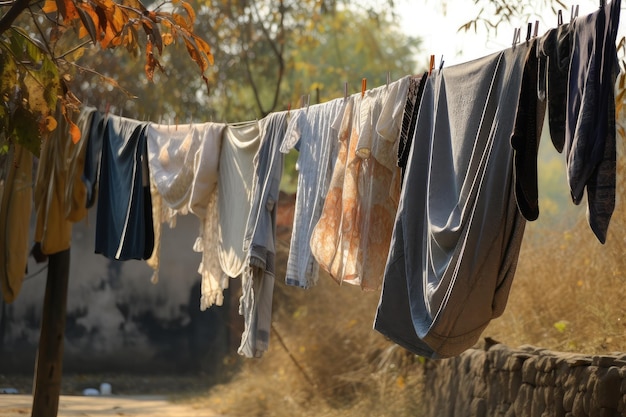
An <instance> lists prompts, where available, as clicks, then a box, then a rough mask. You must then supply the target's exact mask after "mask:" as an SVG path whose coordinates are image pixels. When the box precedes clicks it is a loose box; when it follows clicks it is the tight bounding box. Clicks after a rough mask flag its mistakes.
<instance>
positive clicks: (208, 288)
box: [189, 123, 229, 311]
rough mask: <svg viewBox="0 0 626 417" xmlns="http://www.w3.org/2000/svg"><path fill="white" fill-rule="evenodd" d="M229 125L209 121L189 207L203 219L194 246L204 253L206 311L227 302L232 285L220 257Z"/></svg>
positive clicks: (200, 269)
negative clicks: (222, 168) (222, 161)
mask: <svg viewBox="0 0 626 417" xmlns="http://www.w3.org/2000/svg"><path fill="white" fill-rule="evenodd" d="M225 128H226V125H225V124H223V123H207V124H206V125H205V127H204V134H203V140H202V144H201V145H200V149H199V150H198V152H197V153H196V157H195V159H194V180H193V183H192V186H191V195H190V197H189V211H190V212H191V213H193V214H195V215H196V216H197V217H198V218H199V219H200V232H199V236H198V238H197V239H196V243H195V244H194V246H193V250H194V251H196V252H200V253H202V261H201V262H200V266H199V267H198V273H199V274H200V276H201V277H202V281H201V284H200V310H202V311H204V310H206V309H207V308H209V307H211V306H212V305H213V304H216V305H218V306H221V305H222V303H223V302H224V290H225V289H226V288H228V280H229V277H228V276H227V275H225V274H224V273H223V272H222V268H221V265H220V261H219V258H218V257H217V256H216V254H217V252H218V250H219V240H218V227H219V210H218V198H219V195H218V191H217V188H218V187H217V181H218V177H219V157H220V153H221V148H222V136H223V134H224V129H225Z"/></svg>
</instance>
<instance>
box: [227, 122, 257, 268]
mask: <svg viewBox="0 0 626 417" xmlns="http://www.w3.org/2000/svg"><path fill="white" fill-rule="evenodd" d="M260 133H261V131H260V126H259V122H258V121H256V120H255V121H251V122H243V123H239V124H229V125H228V126H227V127H226V129H224V136H223V138H222V149H221V152H220V168H219V178H218V181H217V186H218V195H219V199H218V210H219V228H218V235H219V242H220V247H219V249H218V251H217V255H218V258H219V260H220V265H221V267H222V270H223V271H224V273H225V274H226V275H227V276H229V277H231V278H236V277H239V276H240V275H241V274H242V273H243V272H244V271H245V269H246V267H247V265H246V260H247V253H246V251H244V249H243V240H244V238H245V234H246V219H247V218H248V216H249V214H250V208H251V206H252V183H253V179H254V156H255V155H256V153H257V151H258V150H259V145H260V142H261V137H260Z"/></svg>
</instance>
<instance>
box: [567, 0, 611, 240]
mask: <svg viewBox="0 0 626 417" xmlns="http://www.w3.org/2000/svg"><path fill="white" fill-rule="evenodd" d="M620 5H621V0H614V1H612V2H611V3H609V4H606V5H605V6H603V7H602V8H600V9H598V10H597V11H595V12H594V13H591V14H589V15H587V16H585V17H582V18H578V19H576V20H575V21H574V22H573V23H572V26H573V29H572V30H573V31H572V42H573V43H572V58H571V64H570V72H569V82H568V84H569V85H568V95H567V123H566V126H565V127H566V130H565V157H566V163H567V178H568V182H569V187H570V192H571V195H572V200H573V202H574V203H575V204H580V202H581V201H582V198H583V194H584V191H585V189H586V190H587V209H588V213H587V216H588V220H589V225H590V227H591V229H592V230H593V232H594V233H595V235H596V237H597V238H598V240H599V241H600V242H602V243H604V242H605V240H606V232H607V229H608V226H609V221H610V218H611V215H612V213H613V209H614V207H615V176H616V173H615V170H616V161H615V158H616V154H615V108H614V102H615V90H614V89H615V81H616V79H617V73H618V71H619V66H618V59H617V48H616V44H615V42H616V39H617V27H618V24H619V14H620Z"/></svg>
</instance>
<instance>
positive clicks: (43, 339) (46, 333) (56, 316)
mask: <svg viewBox="0 0 626 417" xmlns="http://www.w3.org/2000/svg"><path fill="white" fill-rule="evenodd" d="M69 275H70V250H69V249H68V250H65V251H62V252H59V253H55V254H53V255H49V256H48V276H47V279H46V294H45V296H44V302H43V311H42V312H41V330H40V336H39V348H38V349H37V359H36V362H35V379H34V389H33V391H34V396H33V410H32V414H31V416H32V417H56V415H57V413H58V411H59V396H60V395H61V376H62V373H63V339H64V338H65V317H66V313H67V288H68V283H69Z"/></svg>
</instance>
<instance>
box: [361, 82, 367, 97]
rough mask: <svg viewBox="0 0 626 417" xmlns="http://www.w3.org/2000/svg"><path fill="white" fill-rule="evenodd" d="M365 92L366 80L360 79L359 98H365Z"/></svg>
mask: <svg viewBox="0 0 626 417" xmlns="http://www.w3.org/2000/svg"><path fill="white" fill-rule="evenodd" d="M365 90H367V78H362V79H361V97H364V96H365Z"/></svg>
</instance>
